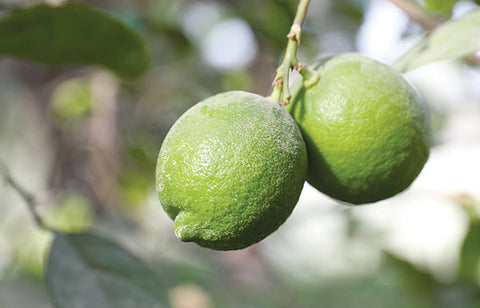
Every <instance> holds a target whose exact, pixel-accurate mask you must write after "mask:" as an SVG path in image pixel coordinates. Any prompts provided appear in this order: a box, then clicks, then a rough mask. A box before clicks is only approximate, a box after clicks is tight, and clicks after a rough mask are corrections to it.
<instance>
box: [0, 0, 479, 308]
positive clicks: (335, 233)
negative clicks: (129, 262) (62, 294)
mask: <svg viewBox="0 0 480 308" xmlns="http://www.w3.org/2000/svg"><path fill="white" fill-rule="evenodd" d="M38 2H39V1H27V0H24V1H18V0H17V1H5V0H2V1H1V2H0V14H1V15H3V14H6V13H7V12H8V11H9V10H10V9H11V7H12V5H14V6H28V5H32V4H34V3H38ZM82 2H84V3H86V4H90V5H92V6H93V7H95V8H98V9H100V10H103V11H105V12H108V13H109V14H111V15H113V16H116V17H117V18H119V19H121V20H122V21H123V22H124V23H125V24H127V25H128V26H130V27H131V28H133V29H135V30H137V31H138V32H139V33H140V34H141V35H142V36H143V37H144V38H145V40H146V42H147V46H148V48H149V50H150V52H151V54H152V61H153V63H152V67H151V69H150V71H149V72H148V73H147V74H145V75H144V76H143V77H142V78H140V79H138V80H136V81H133V82H132V81H123V80H120V79H118V78H117V77H115V76H114V75H112V74H111V73H110V72H107V71H104V70H101V69H98V68H85V67H63V68H50V67H47V66H44V65H40V64H32V63H27V62H22V61H17V60H14V59H11V58H7V57H1V58H0V108H1V109H0V159H1V160H2V161H4V162H7V163H8V167H9V169H10V171H11V173H12V175H13V177H14V178H16V179H17V180H18V182H19V183H21V184H22V185H23V186H24V187H25V188H26V189H27V190H28V191H29V192H31V193H32V194H33V195H34V196H35V197H36V198H37V201H38V206H39V207H38V210H39V212H40V214H41V215H42V216H43V217H45V220H46V221H47V222H48V223H49V225H51V226H54V227H56V228H58V229H60V230H63V231H82V230H86V229H88V228H92V229H93V230H95V231H97V232H98V233H100V234H103V235H104V236H106V237H108V238H111V239H114V240H116V241H117V242H119V243H121V244H122V245H123V246H124V247H127V248H128V249H129V250H130V251H131V252H132V253H134V254H135V255H137V256H138V257H140V258H141V259H142V260H144V261H145V263H147V264H148V265H149V266H150V267H151V268H152V269H154V270H155V271H156V272H158V274H159V276H160V277H161V278H162V279H163V280H164V282H165V288H166V289H167V290H166V291H167V294H168V299H169V303H170V305H171V306H172V307H174V308H188V307H195V308H209V307H305V308H307V307H330V308H333V307H368V308H374V307H389V308H395V307H405V308H416V307H461V308H463V307H465V308H466V307H478V306H480V292H479V291H480V289H479V279H478V278H479V275H478V273H479V269H478V261H479V256H480V222H479V220H478V214H477V212H478V210H479V200H480V164H479V157H480V86H479V85H480V69H479V67H478V66H474V65H467V64H465V63H464V62H461V61H446V62H440V63H435V64H431V65H428V66H425V67H423V68H420V69H418V70H415V71H413V72H411V73H409V74H407V75H406V77H407V78H408V79H409V80H410V81H411V82H412V83H413V84H414V86H416V87H417V88H418V90H419V91H420V92H421V93H422V94H423V95H424V97H425V99H426V101H427V103H428V105H429V106H430V109H431V114H432V120H433V124H434V128H435V145H434V148H433V149H432V153H431V157H430V160H429V162H428V163H427V165H426V166H425V169H424V170H423V172H422V173H421V175H420V176H419V178H418V179H417V180H416V181H415V182H414V184H413V185H412V187H411V188H410V189H409V190H407V191H406V192H404V193H402V194H400V195H399V196H396V197H394V198H391V199H389V200H385V201H382V202H379V203H376V204H374V205H367V206H362V207H349V206H346V205H342V204H338V203H337V202H335V201H334V200H331V199H329V198H327V197H325V196H323V195H322V194H320V193H319V192H317V191H315V190H314V189H313V188H311V187H310V186H308V185H306V186H305V189H304V191H303V193H302V196H301V198H300V201H299V204H298V206H297V208H296V209H295V211H294V212H293V214H292V216H291V217H290V218H289V219H288V220H287V222H286V223H285V224H284V225H283V226H282V227H281V228H280V229H279V230H278V231H277V232H275V233H274V234H272V235H271V236H269V237H268V238H267V239H265V240H263V241H262V242H261V243H259V244H256V245H254V246H251V247H249V248H247V249H244V250H241V251H233V252H216V251H211V250H207V249H204V248H200V247H198V246H196V245H195V244H191V243H188V244H187V243H181V242H180V241H178V240H177V239H176V238H175V235H174V232H173V224H172V222H171V221H170V220H169V218H168V216H167V215H166V214H165V213H164V212H163V210H162V209H161V206H160V204H159V202H158V201H157V199H156V194H155V192H154V185H153V183H154V169H155V161H156V156H157V152H158V150H159V148H160V145H161V143H162V140H163V138H164V137H165V135H166V133H167V131H168V129H169V128H170V126H171V125H172V124H173V123H174V122H175V120H176V119H177V118H178V117H179V116H180V115H181V114H182V113H183V112H184V111H186V110H187V109H188V108H189V107H191V106H192V105H194V104H195V103H196V102H198V101H199V100H201V99H203V98H206V97H208V96H211V95H213V94H215V93H218V92H222V91H229V90H245V91H250V92H255V93H259V94H262V95H268V94H269V92H270V91H271V83H272V79H273V77H274V74H275V69H276V67H277V66H278V64H279V62H280V60H281V56H282V54H281V53H282V50H283V49H284V47H285V45H286V33H288V31H289V28H290V25H291V21H292V20H293V16H294V13H295V8H296V5H297V1H294V0H276V1H273V0H263V1H256V0H231V1H221V0H217V1H213V0H210V1H193V0H190V1H187V0H175V1H172V0H136V1H135V0H121V1H119V0H116V1H113V0H105V1H94V0H90V1H82ZM475 8H478V5H477V4H475V2H474V1H460V2H459V3H457V5H456V6H455V7H454V11H453V16H460V15H462V14H464V13H465V12H467V11H469V10H472V9H475ZM445 18H448V16H446V17H445ZM304 31H305V32H304V35H303V41H302V45H301V47H300V51H299V58H300V60H302V61H304V62H306V63H308V62H312V61H314V60H315V59H318V58H319V57H322V56H327V55H331V54H335V53H340V52H347V51H359V52H362V53H364V54H366V55H369V56H371V57H373V58H376V59H378V60H380V61H383V62H386V63H393V62H394V61H395V60H396V59H397V58H398V57H399V56H401V55H402V54H403V53H404V52H405V51H407V50H408V49H409V48H410V47H411V46H413V44H414V43H415V42H416V41H418V39H419V38H420V37H421V36H422V35H423V34H424V33H425V32H424V30H422V29H421V28H420V27H419V26H418V25H417V24H415V23H414V22H412V21H409V19H408V17H406V15H405V14H404V13H403V12H402V11H400V10H399V9H398V8H396V7H395V6H393V5H392V4H391V3H390V2H389V1H385V0H372V1H361V0H322V1H311V5H310V10H309V12H308V16H307V21H306V24H305V29H304ZM86 35H87V34H86ZM72 39H74V38H72ZM293 78H295V75H293V76H292V79H293ZM0 213H1V214H0V308H23V307H39V308H41V307H52V305H51V304H50V302H49V298H48V294H47V291H46V287H45V283H44V274H45V258H46V253H47V251H48V248H49V245H50V243H51V240H52V236H51V235H50V234H49V233H47V232H44V231H41V230H39V229H38V228H37V227H36V226H35V225H34V223H33V220H32V217H31V216H30V214H29V212H28V210H27V207H26V206H25V204H24V203H23V201H22V200H21V199H20V198H19V196H18V195H17V194H16V193H15V191H13V190H12V189H11V188H10V187H9V186H8V185H3V183H2V185H0Z"/></svg>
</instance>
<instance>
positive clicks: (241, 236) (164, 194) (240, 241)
mask: <svg viewBox="0 0 480 308" xmlns="http://www.w3.org/2000/svg"><path fill="white" fill-rule="evenodd" d="M306 173H307V154H306V147H305V143H304V141H303V138H302V134H301V132H300V129H299V128H298V126H297V124H296V123H295V121H294V120H293V118H292V117H291V116H290V114H288V112H287V111H285V110H284V109H283V108H282V107H281V106H279V105H278V104H275V103H273V102H271V101H269V100H267V99H266V98H264V97H262V96H259V95H255V94H251V93H246V92H239V91H234V92H226V93H221V94H218V95H215V96H212V97H210V98H207V99H205V100H204V101H202V102H200V103H198V104H196V105H195V106H193V107H192V108H190V109H189V110H188V111H187V112H186V113H185V114H183V115H182V116H181V117H180V118H179V119H178V120H177V122H176V123H175V124H174V125H173V126H172V128H171V129H170V131H169V132H168V134H167V136H166V138H165V140H164V142H163V144H162V147H161V149H160V153H159V155H158V161H157V169H156V189H157V192H158V196H159V199H160V202H161V204H162V206H163V208H164V210H165V211H166V212H167V214H168V215H169V216H170V217H171V218H172V219H173V220H174V221H175V223H174V225H175V234H176V235H177V237H178V238H179V239H180V240H182V241H187V242H188V241H192V242H196V243H197V244H199V245H201V246H204V247H208V248H212V249H216V250H233V249H241V248H244V247H247V246H249V245H251V244H254V243H256V242H258V241H260V240H262V239H263V238H265V237H266V236H268V235H269V234H271V233H272V232H273V231H275V230H276V229H277V228H278V227H279V226H280V225H281V224H282V223H283V222H284V221H285V220H286V219H287V217H288V216H289V215H290V213H291V212H292V211H293V208H294V207H295V204H296V202H297V201H298V198H299V195H300V192H301V190H302V187H303V184H304V182H305V177H306Z"/></svg>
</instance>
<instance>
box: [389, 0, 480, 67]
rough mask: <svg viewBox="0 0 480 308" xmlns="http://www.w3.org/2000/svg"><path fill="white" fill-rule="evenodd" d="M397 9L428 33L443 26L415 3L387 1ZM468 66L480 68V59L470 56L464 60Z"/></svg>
mask: <svg viewBox="0 0 480 308" xmlns="http://www.w3.org/2000/svg"><path fill="white" fill-rule="evenodd" d="M386 1H388V2H390V3H392V4H393V5H395V6H396V7H398V8H399V9H400V10H402V11H403V12H404V13H405V14H407V16H408V17H409V18H410V19H411V20H413V21H414V22H416V23H417V24H419V25H420V26H422V28H424V29H425V30H428V31H433V30H435V29H436V28H437V27H438V26H440V25H441V22H440V21H438V20H437V19H435V18H433V17H431V16H429V15H428V14H427V13H426V12H425V10H423V9H422V8H420V7H419V6H418V5H416V4H414V3H413V2H410V1H408V0H386ZM463 59H464V60H465V61H466V62H467V63H468V64H472V65H479V66H480V57H479V56H476V55H469V56H466V57H464V58H463Z"/></svg>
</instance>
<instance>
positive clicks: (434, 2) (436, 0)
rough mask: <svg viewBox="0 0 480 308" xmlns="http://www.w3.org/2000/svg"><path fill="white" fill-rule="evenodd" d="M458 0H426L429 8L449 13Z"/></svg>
mask: <svg viewBox="0 0 480 308" xmlns="http://www.w3.org/2000/svg"><path fill="white" fill-rule="evenodd" d="M456 2H457V0H425V4H426V6H427V8H428V9H429V10H431V11H433V12H440V13H449V12H451V11H452V8H453V6H454V5H455V3H456Z"/></svg>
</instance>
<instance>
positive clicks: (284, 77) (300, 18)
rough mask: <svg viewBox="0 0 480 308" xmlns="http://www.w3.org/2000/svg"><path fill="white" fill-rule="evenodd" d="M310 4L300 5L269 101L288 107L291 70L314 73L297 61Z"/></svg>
mask: <svg viewBox="0 0 480 308" xmlns="http://www.w3.org/2000/svg"><path fill="white" fill-rule="evenodd" d="M309 4H310V0H300V3H299V4H298V7H297V13H296V14H295V19H294V21H293V25H292V27H291V29H290V32H289V33H288V35H287V38H288V44H287V48H286V49H285V55H284V57H283V60H282V63H281V64H280V66H279V67H278V68H277V74H276V75H275V78H274V80H273V92H272V94H271V95H270V97H269V99H270V100H272V101H274V102H277V103H279V102H282V103H283V104H284V105H286V104H288V102H289V101H290V98H291V94H290V89H289V84H288V77H289V75H290V69H292V68H297V67H301V70H299V71H300V72H301V73H302V74H305V75H313V73H310V72H309V70H308V68H307V67H305V66H303V65H299V63H298V60H297V48H298V45H300V41H301V35H302V26H303V22H304V21H305V16H306V14H307V10H308V5H309Z"/></svg>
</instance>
